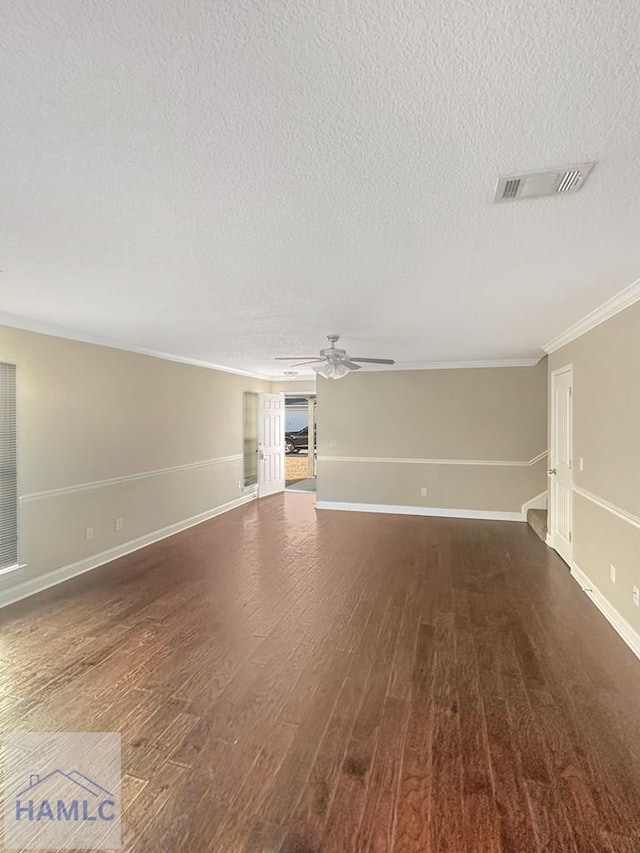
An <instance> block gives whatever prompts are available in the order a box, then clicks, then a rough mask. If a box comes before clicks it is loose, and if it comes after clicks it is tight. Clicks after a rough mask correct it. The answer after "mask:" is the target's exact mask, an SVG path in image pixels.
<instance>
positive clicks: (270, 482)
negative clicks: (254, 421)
mask: <svg viewBox="0 0 640 853" xmlns="http://www.w3.org/2000/svg"><path fill="white" fill-rule="evenodd" d="M284 481H285V471H284V394H260V399H259V403H258V497H261V498H263V497H265V495H273V494H275V492H283V491H284Z"/></svg>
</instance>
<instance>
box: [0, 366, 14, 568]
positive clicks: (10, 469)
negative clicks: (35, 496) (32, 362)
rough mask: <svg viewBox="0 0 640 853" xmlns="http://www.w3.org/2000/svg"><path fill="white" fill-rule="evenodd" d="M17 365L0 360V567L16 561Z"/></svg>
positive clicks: (10, 564) (11, 564)
mask: <svg viewBox="0 0 640 853" xmlns="http://www.w3.org/2000/svg"><path fill="white" fill-rule="evenodd" d="M17 432H18V430H17V406H16V366H15V364H7V363H6V362H0V569H4V568H6V567H7V566H13V565H15V564H16V563H17V562H18V447H17Z"/></svg>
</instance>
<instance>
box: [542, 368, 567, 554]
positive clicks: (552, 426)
mask: <svg viewBox="0 0 640 853" xmlns="http://www.w3.org/2000/svg"><path fill="white" fill-rule="evenodd" d="M563 373H568V374H569V377H570V385H569V399H570V401H571V407H570V408H571V417H570V421H571V423H570V426H569V430H570V436H569V437H570V442H571V447H570V456H569V458H570V474H571V491H570V504H571V506H570V510H569V511H570V513H571V518H570V521H569V554H568V555H567V554H561V553H560V550H559V549H558V548H556V539H555V536H554V533H553V531H554V529H555V521H554V517H553V513H554V506H553V500H552V498H553V487H552V485H549V501H548V504H547V508H548V514H547V538H548V542H547V544H548V545H549V547H550V548H553V550H554V551H555V552H556V553H557V554H559V555H560V556H561V557H562V559H563V560H565V561H566V562H567V563H568V564H569V565H571V561H572V560H573V450H574V447H573V362H571V363H570V364H564V365H563V366H562V367H558V368H557V369H556V370H552V371H551V374H550V377H549V380H550V381H549V397H550V405H549V445H550V448H553V446H554V436H555V432H556V427H557V423H556V402H555V400H556V398H555V393H554V389H555V382H556V380H557V378H558V377H559V376H562V374H563ZM555 467H556V463H555V460H554V459H552V458H551V450H549V468H555ZM550 476H552V475H550V474H549V475H548V477H547V482H548V481H549V477H550ZM567 557H568V559H567Z"/></svg>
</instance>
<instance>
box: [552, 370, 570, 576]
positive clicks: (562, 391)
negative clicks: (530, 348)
mask: <svg viewBox="0 0 640 853" xmlns="http://www.w3.org/2000/svg"><path fill="white" fill-rule="evenodd" d="M572 460H573V369H572V367H571V366H568V367H563V368H561V369H560V370H555V371H554V372H553V373H552V374H551V448H550V456H549V463H550V464H549V538H550V544H551V547H552V548H554V549H555V550H556V551H557V552H558V554H560V556H561V557H562V559H563V560H564V561H565V562H566V563H568V564H569V565H571V557H572V550H573V547H572V541H571V540H572V530H573V471H572V467H573V462H572Z"/></svg>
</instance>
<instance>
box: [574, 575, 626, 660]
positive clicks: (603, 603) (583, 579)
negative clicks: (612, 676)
mask: <svg viewBox="0 0 640 853" xmlns="http://www.w3.org/2000/svg"><path fill="white" fill-rule="evenodd" d="M571 577H572V578H573V579H574V580H575V581H576V583H578V584H580V586H581V587H582V591H583V592H585V593H586V594H587V595H588V596H589V598H590V599H591V601H592V602H593V603H594V604H595V606H596V607H597V608H598V610H599V611H600V613H602V615H603V616H604V618H605V619H606V620H607V622H609V624H610V625H611V626H612V627H613V628H614V630H615V631H617V633H618V634H619V635H620V636H621V637H622V639H623V640H624V641H625V643H626V644H627V645H628V646H629V648H630V649H631V651H632V652H633V653H634V655H635V656H636V657H638V658H640V634H638V632H637V631H636V630H635V628H633V627H632V626H631V625H630V624H629V623H628V622H627V620H626V619H625V618H624V617H623V616H621V615H620V613H618V611H617V610H616V609H615V607H613V605H612V604H611V603H610V602H609V601H608V600H607V598H606V597H605V596H604V595H603V594H602V593H601V592H600V590H599V589H598V588H597V587H596V586H595V584H593V583H592V582H591V581H590V580H589V578H588V577H587V576H586V575H585V573H584V572H583V571H582V569H581V568H580V567H579V566H578V565H577V564H576V563H575V562H572V563H571Z"/></svg>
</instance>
